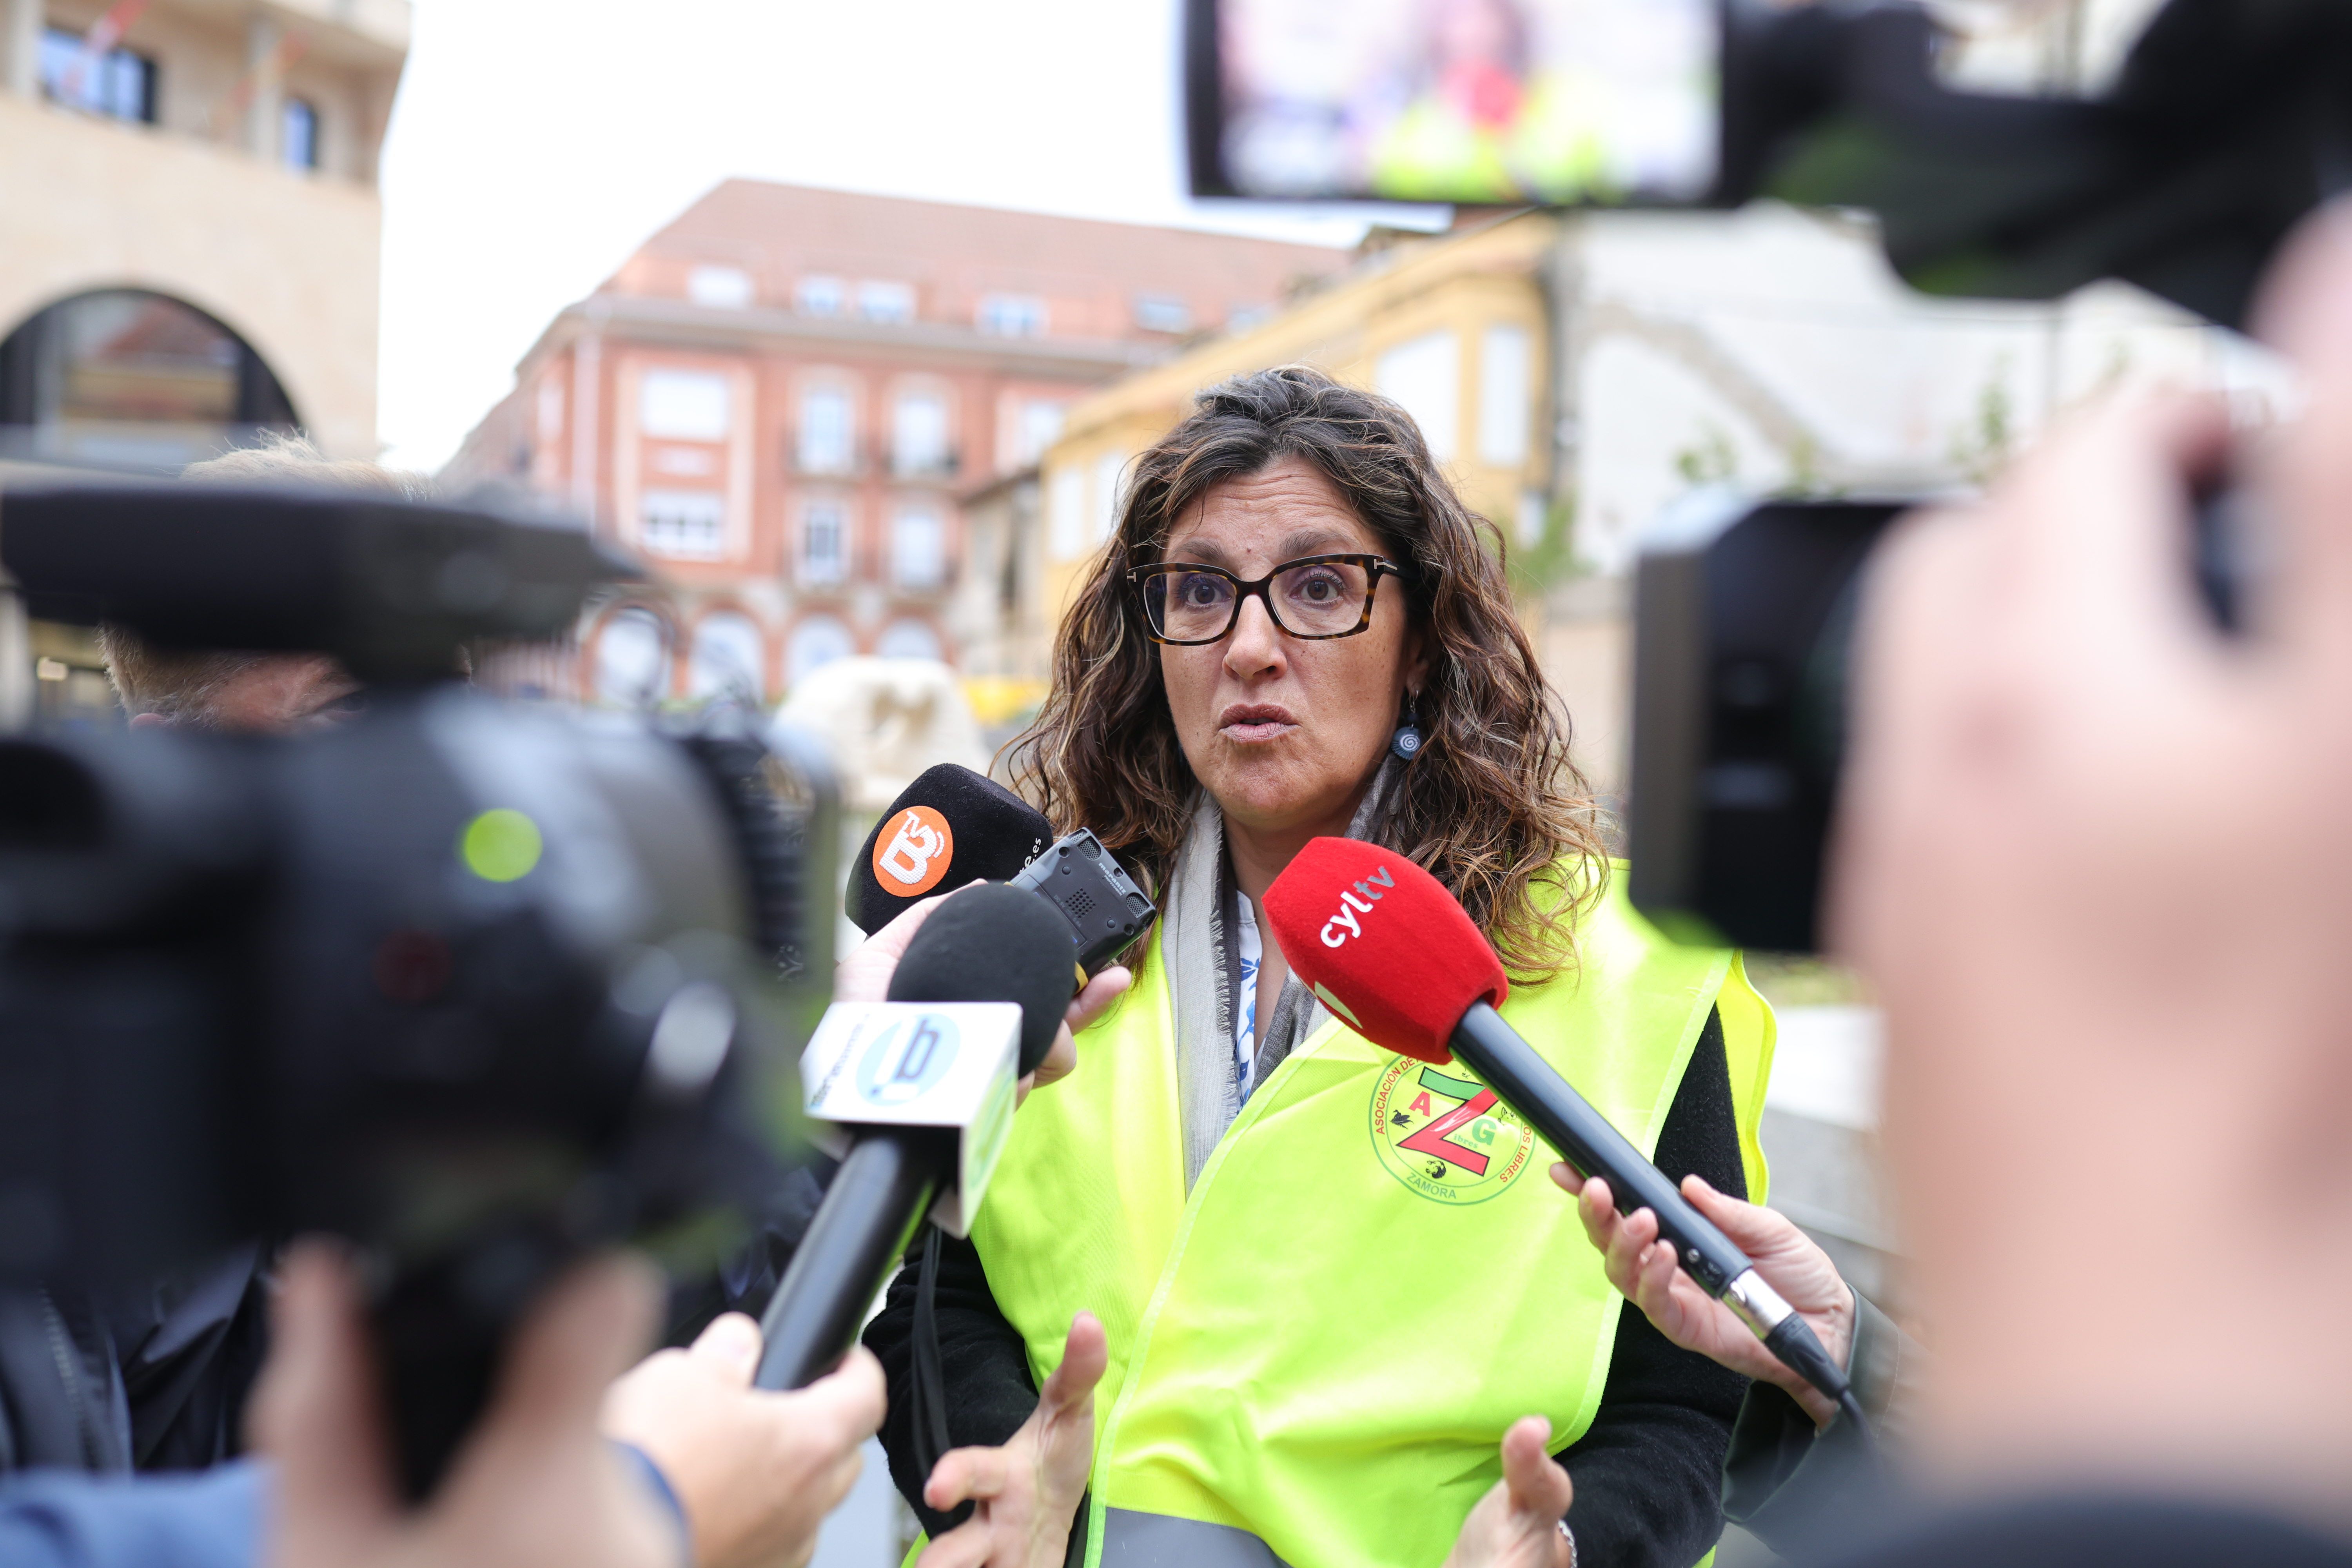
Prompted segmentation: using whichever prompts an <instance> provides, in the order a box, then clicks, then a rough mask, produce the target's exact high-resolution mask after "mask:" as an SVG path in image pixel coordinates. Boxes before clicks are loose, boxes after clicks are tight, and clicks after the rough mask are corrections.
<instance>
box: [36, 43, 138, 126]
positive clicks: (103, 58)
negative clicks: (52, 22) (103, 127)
mask: <svg viewBox="0 0 2352 1568" xmlns="http://www.w3.org/2000/svg"><path fill="white" fill-rule="evenodd" d="M41 90H42V91H44V92H46V93H47V94H48V95H49V97H51V98H53V99H55V100H57V101H58V102H59V103H62V104H65V105H67V106H68V108H73V109H80V110H88V111H89V112H90V113H92V114H103V115H105V116H106V117H107V118H108V119H110V120H128V121H132V122H133V123H136V124H140V125H152V124H154V123H155V62H154V61H153V60H151V59H149V58H147V57H146V56H145V55H142V54H134V53H132V52H131V50H129V49H110V50H107V51H105V52H104V53H102V54H96V55H93V54H91V53H90V51H89V45H88V44H87V43H86V42H85V41H84V40H83V39H82V38H81V37H79V35H78V34H74V33H68V32H66V31H64V30H62V29H60V28H57V27H49V28H46V29H44V30H43V32H42V34H41Z"/></svg>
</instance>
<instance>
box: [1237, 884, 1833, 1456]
mask: <svg viewBox="0 0 2352 1568" xmlns="http://www.w3.org/2000/svg"><path fill="white" fill-rule="evenodd" d="M1265 912H1266V917H1267V919H1269V920H1271V921H1273V922H1274V940H1275V942H1276V945H1277V946H1279V947H1280V948H1281V949H1282V956H1283V957H1284V958H1285V959H1286V960H1287V961H1288V963H1289V964H1290V971H1291V973H1294V974H1296V975H1297V976H1298V978H1299V979H1300V980H1301V981H1302V982H1304V983H1305V984H1307V987H1308V988H1309V989H1310V990H1312V991H1313V992H1314V993H1315V994H1316V996H1317V997H1318V999H1320V1000H1321V1002H1322V1004H1323V1005H1325V1006H1326V1007H1328V1008H1329V1009H1331V1012H1332V1014H1333V1016H1336V1017H1338V1018H1339V1019H1340V1020H1341V1021H1342V1022H1343V1023H1345V1024H1347V1025H1348V1026H1349V1027H1351V1028H1353V1029H1354V1030H1355V1031H1356V1033H1358V1034H1360V1035H1361V1036H1363V1037H1364V1038H1366V1039H1368V1040H1370V1041H1371V1042H1372V1044H1374V1045H1376V1046H1380V1047H1384V1048H1386V1049H1388V1050H1391V1051H1394V1052H1396V1053H1397V1054H1398V1055H1400V1056H1407V1057H1414V1058H1419V1059H1420V1060H1422V1061H1425V1062H1431V1063H1434V1064H1437V1065H1440V1066H1443V1065H1444V1063H1446V1062H1448V1061H1459V1062H1460V1063H1461V1064H1462V1065H1463V1066H1465V1067H1466V1068H1469V1069H1470V1070H1471V1071H1472V1072H1474V1073H1475V1074H1477V1075H1478V1077H1479V1078H1480V1079H1483V1080H1484V1081H1485V1082H1486V1087H1487V1088H1488V1089H1493V1090H1494V1091H1495V1094H1496V1098H1497V1099H1499V1100H1502V1101H1503V1103H1504V1104H1506V1105H1507V1106H1509V1107H1510V1108H1511V1109H1512V1110H1515V1111H1517V1112H1518V1113H1519V1115H1520V1116H1522V1117H1524V1118H1525V1119H1526V1120H1527V1123H1528V1126H1530V1127H1532V1128H1534V1129H1535V1131H1537V1133H1538V1134H1539V1135H1540V1136H1541V1137H1542V1138H1543V1140H1544V1142H1547V1143H1549V1144H1550V1145H1551V1146H1552V1147H1553V1148H1555V1149H1557V1150H1559V1152H1560V1154H1561V1156H1562V1157H1563V1158H1565V1159H1566V1160H1567V1161H1568V1163H1570V1165H1573V1166H1574V1167H1576V1170H1577V1173H1579V1174H1580V1175H1582V1176H1584V1177H1586V1178H1587V1179H1590V1178H1591V1177H1593V1176H1599V1177H1601V1179H1602V1180H1603V1181H1605V1182H1607V1183H1608V1184H1609V1189H1610V1192H1611V1193H1612V1194H1613V1195H1614V1197H1615V1199H1616V1203H1617V1208H1618V1211H1619V1212H1620V1213H1622V1214H1629V1215H1630V1214H1632V1213H1633V1212H1634V1211H1635V1210H1636V1209H1643V1208H1646V1209H1648V1210H1650V1211H1651V1212H1652V1213H1653V1214H1654V1215H1657V1216H1658V1235H1659V1236H1660V1237H1662V1238H1664V1240H1665V1241H1666V1242H1667V1243H1668V1244H1669V1245H1671V1246H1672V1247H1674V1248H1675V1251H1676V1253H1677V1254H1679V1255H1680V1261H1681V1263H1682V1267H1683V1271H1684V1272H1685V1273H1686V1274H1688V1275H1689V1276H1690V1277H1691V1279H1693V1280H1695V1281H1696V1282H1697V1284H1698V1285H1699V1287H1700V1288H1701V1289H1704V1290H1706V1292H1707V1294H1709V1295H1711V1296H1713V1297H1715V1298H1716V1299H1717V1300H1720V1301H1722V1302H1723V1303H1724V1305H1726V1306H1727V1307H1729V1308H1730V1309H1731V1310H1732V1311H1733V1312H1734V1313H1736V1314H1737V1315H1738V1318H1739V1321H1741V1322H1744V1323H1746V1324H1747V1325H1748V1329H1749V1331H1751V1332H1753V1333H1754V1334H1755V1335H1756V1337H1757V1338H1758V1339H1759V1340H1762V1341H1763V1342H1764V1343H1765V1346H1766V1347H1767V1348H1768V1349H1769V1350H1770V1351H1771V1352H1772V1353H1773V1354H1775V1355H1777V1356H1779V1357H1780V1360H1781V1362H1782V1363H1785V1364H1786V1365H1788V1366H1789V1367H1790V1368H1791V1369H1792V1370H1794V1371H1795V1372H1796V1373H1798V1375H1800V1376H1801V1377H1802V1378H1804V1379H1805V1381H1807V1382H1808V1383H1811V1384H1812V1385H1813V1386H1814V1387H1815V1388H1818V1389H1820V1390H1821V1391H1822V1393H1823V1394H1826V1395H1828V1396H1829V1397H1830V1398H1832V1399H1834V1400H1837V1401H1839V1402H1840V1404H1841V1405H1843V1407H1844V1408H1845V1410H1846V1413H1847V1415H1849V1416H1851V1417H1852V1418H1853V1420H1854V1422H1855V1424H1856V1425H1857V1426H1861V1425H1864V1422H1863V1421H1862V1413H1861V1409H1860V1407H1859V1406H1858V1405H1855V1404H1854V1403H1853V1400H1852V1398H1851V1396H1850V1395H1849V1394H1848V1393H1847V1389H1846V1380H1845V1374H1844V1372H1843V1369H1842V1368H1840V1367H1839V1366H1838V1365H1837V1364H1836V1363H1834V1362H1832V1361H1831V1360H1830V1357H1829V1352H1826V1351H1824V1350H1823V1349H1822V1342H1821V1341H1820V1340H1818V1339H1816V1338H1815V1337H1814V1335H1813V1331H1812V1330H1811V1328H1809V1327H1807V1326H1806V1323H1805V1321H1804V1320H1803V1319H1802V1318H1801V1317H1799V1316H1798V1315H1797V1314H1796V1312H1795V1311H1794V1310H1791V1309H1790V1306H1789V1304H1788V1302H1786V1301H1784V1300H1781V1299H1780V1292H1778V1291H1776V1290H1774V1289H1772V1287H1771V1286H1769V1285H1768V1284H1766V1283H1765V1282H1764V1280H1763V1279H1762V1278H1761V1277H1760V1276H1759V1275H1758V1274H1757V1272H1756V1266H1755V1265H1754V1264H1753V1263H1751V1262H1749V1261H1748V1255H1747V1254H1746V1253H1744V1252H1742V1251H1740V1250H1739V1248H1738V1247H1736V1246H1734V1245H1733V1244H1732V1240H1731V1238H1730V1237H1727V1236H1726V1235H1724V1234H1723V1232H1722V1231H1720V1230H1718V1229H1717V1227H1716V1226H1715V1224H1714V1222H1712V1221H1711V1220H1709V1219H1708V1218H1707V1217H1706V1215H1703V1214H1701V1213H1699V1212H1698V1210H1697V1209H1696V1208H1694V1207H1693V1206H1692V1205H1691V1204H1690V1201H1689V1200H1688V1199H1686V1198H1685V1197H1684V1196H1683V1194H1682V1193H1681V1192H1680V1190H1679V1189H1677V1188H1676V1187H1675V1184H1674V1183H1672V1182H1670V1181H1668V1180H1667V1179H1666V1175H1665V1173H1664V1172H1663V1171H1661V1170H1659V1169H1658V1168H1657V1166H1655V1165H1654V1164H1652V1163H1650V1162H1649V1160H1648V1159H1647V1158H1646V1157H1645V1156H1644V1155H1643V1153H1642V1152H1641V1151H1640V1150H1639V1149H1636V1148H1634V1147H1633V1143H1632V1142H1629V1141H1628V1140H1627V1139H1626V1137H1625V1135H1624V1134H1623V1133H1622V1132H1620V1131H1617V1129H1616V1128H1615V1127H1613V1126H1612V1125H1611V1124H1610V1122H1609V1119H1608V1118H1607V1117H1605V1116H1603V1115H1601V1112H1600V1111H1598V1110H1594V1109H1593V1107H1592V1104H1591V1101H1590V1100H1586V1099H1585V1098H1584V1097H1583V1096H1582V1095H1580V1094H1579V1093H1577V1092H1576V1090H1575V1089H1574V1088H1573V1087H1571V1086H1570V1083H1569V1081H1568V1080H1567V1079H1564V1078H1562V1077H1560V1075H1559V1070H1558V1069H1557V1068H1554V1067H1553V1066H1552V1065H1551V1064H1550V1063H1549V1062H1548V1061H1546V1060H1544V1059H1543V1058H1542V1057H1540V1056H1538V1054H1537V1053H1536V1048H1535V1047H1533V1046H1530V1045H1529V1044H1528V1042H1527V1041H1526V1040H1525V1039H1523V1038H1521V1037H1520V1036H1519V1032H1518V1031H1517V1030H1516V1029H1514V1028H1512V1027H1511V1026H1510V1025H1508V1024H1507V1023H1505V1022H1504V1021H1503V1017H1502V1015H1501V1014H1499V1013H1497V1012H1496V1011H1495V1004H1496V1003H1498V1002H1500V1001H1502V1000H1503V999H1504V998H1505V997H1507V996H1508V995H1509V994H1510V982H1509V980H1508V979H1507V977H1506V976H1505V975H1504V973H1503V963H1502V960H1501V959H1499V958H1497V957H1496V955H1495V949H1494V947H1493V945H1492V944H1491V943H1489V942H1487V941H1486V936H1485V934H1484V933H1483V932H1481V931H1479V930H1478V928H1477V926H1476V925H1475V924H1474V923H1473V922H1472V921H1471V919H1470V916H1469V914H1468V912H1467V911H1465V910H1464V909H1463V908H1462V906H1461V904H1460V903H1459V902H1457V901H1456V900H1455V899H1454V895H1453V894H1451V893H1449V892H1447V891H1446V890H1445V888H1444V884H1442V883H1440V882H1439V881H1438V879H1436V878H1434V877H1433V876H1431V875H1430V874H1429V873H1428V872H1426V871H1424V870H1423V869H1422V868H1420V867H1418V866H1416V865H1414V864H1413V863H1412V861H1410V860H1408V859H1406V858H1404V857H1403V856H1402V855H1399V854H1397V853H1395V852H1394V851H1393V850H1388V849H1383V848H1381V847H1380V846H1378V845H1376V844H1366V843H1363V842H1361V841H1360V840H1358V839H1353V838H1316V839H1310V840H1309V841H1308V842H1307V847H1305V848H1304V849H1301V850H1300V851H1299V852H1298V854H1297V856H1296V857H1295V858H1293V859H1292V860H1291V862H1290V864H1289V865H1288V866H1287V867H1286V868H1284V870H1283V873H1282V875H1281V876H1279V877H1276V879H1274V886H1272V887H1271V888H1268V889H1266V890H1265Z"/></svg>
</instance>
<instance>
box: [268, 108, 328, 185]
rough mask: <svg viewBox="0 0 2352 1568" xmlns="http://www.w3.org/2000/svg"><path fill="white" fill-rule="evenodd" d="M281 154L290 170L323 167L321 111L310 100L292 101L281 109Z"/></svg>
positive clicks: (279, 113)
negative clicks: (320, 129) (321, 165)
mask: <svg viewBox="0 0 2352 1568" xmlns="http://www.w3.org/2000/svg"><path fill="white" fill-rule="evenodd" d="M278 121H279V123H278V156H279V157H280V158H283V159H284V160H285V161H286V166H287V167H288V168H289V169H300V170H304V171H306V172H307V171H309V170H311V169H315V168H317V167H318V166H319V110H318V106H317V105H316V104H313V103H311V102H310V101H309V100H305V99H299V98H289V99H288V100H286V103H285V106H284V107H283V108H282V109H280V110H278Z"/></svg>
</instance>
